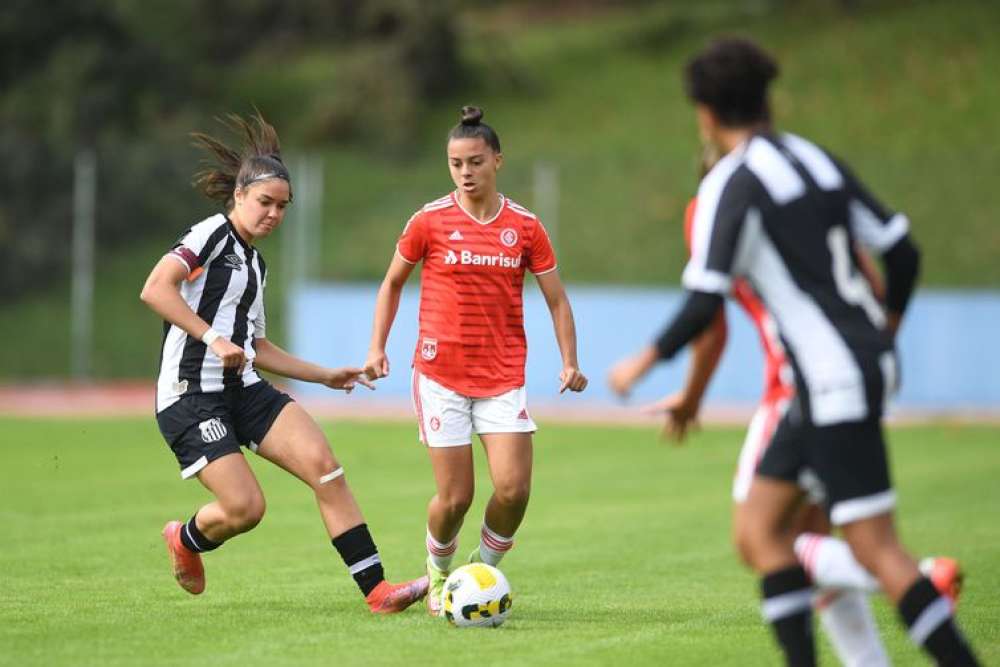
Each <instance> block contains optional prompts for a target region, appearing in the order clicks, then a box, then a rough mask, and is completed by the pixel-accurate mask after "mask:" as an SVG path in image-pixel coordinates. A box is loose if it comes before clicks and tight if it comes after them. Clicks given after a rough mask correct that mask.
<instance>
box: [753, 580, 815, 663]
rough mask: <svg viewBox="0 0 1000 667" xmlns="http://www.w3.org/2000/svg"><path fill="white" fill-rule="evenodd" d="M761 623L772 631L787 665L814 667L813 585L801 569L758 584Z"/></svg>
mask: <svg viewBox="0 0 1000 667" xmlns="http://www.w3.org/2000/svg"><path fill="white" fill-rule="evenodd" d="M761 590H762V592H763V594H764V602H763V604H762V605H761V611H762V613H763V614H764V619H765V620H766V621H767V622H768V623H770V624H771V627H773V628H774V633H775V635H777V637H778V643H780V644H781V648H782V650H783V651H784V653H785V661H786V662H787V664H789V665H794V666H795V667H799V666H800V665H804V666H807V667H813V666H814V665H815V664H816V647H815V645H814V642H813V631H812V596H813V589H812V584H811V583H810V582H809V577H808V576H807V575H806V571H805V570H803V569H802V566H801V565H794V566H792V567H788V568H785V569H784V570H778V571H777V572H772V573H771V574H768V575H765V576H764V578H763V580H762V581H761Z"/></svg>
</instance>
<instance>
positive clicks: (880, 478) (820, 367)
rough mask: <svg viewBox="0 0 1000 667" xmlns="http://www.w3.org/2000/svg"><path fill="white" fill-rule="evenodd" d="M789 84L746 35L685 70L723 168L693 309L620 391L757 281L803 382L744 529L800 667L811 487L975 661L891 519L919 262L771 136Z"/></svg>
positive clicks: (819, 153) (896, 589)
mask: <svg viewBox="0 0 1000 667" xmlns="http://www.w3.org/2000/svg"><path fill="white" fill-rule="evenodd" d="M777 73H778V67H777V64H776V63H775V62H774V60H773V59H772V58H771V57H770V56H769V55H768V54H766V53H765V52H764V51H762V50H761V49H760V48H759V47H758V46H757V45H755V44H753V43H751V42H749V41H747V40H742V39H722V40H718V41H716V42H714V43H713V44H711V45H710V46H709V47H708V48H706V49H705V50H704V51H702V52H701V53H699V54H698V55H697V56H696V57H695V58H694V59H692V60H691V61H690V62H689V64H688V66H687V68H686V71H685V84H686V88H687V92H688V95H689V97H690V98H691V99H692V101H693V102H694V104H695V106H696V111H697V119H698V125H699V129H700V132H701V136H702V139H703V140H704V141H705V142H706V143H707V144H709V145H710V146H713V147H715V148H716V149H718V151H719V153H720V155H722V158H721V160H720V161H719V162H718V163H717V164H716V165H715V166H714V167H713V169H712V170H711V171H710V172H709V173H708V174H707V175H706V177H705V178H704V179H703V180H702V182H701V185H700V187H699V191H698V198H697V201H698V203H697V206H696V208H695V212H694V216H693V222H692V231H691V239H692V240H691V254H692V257H691V260H690V261H689V263H688V266H687V268H686V269H685V271H684V276H683V283H684V286H685V288H686V289H687V290H688V296H687V300H686V301H685V303H684V305H683V306H682V308H681V311H680V312H679V313H678V314H677V316H676V317H675V318H674V320H673V322H672V323H671V324H670V325H669V326H668V327H667V328H666V329H665V331H664V332H663V334H662V335H661V336H660V338H659V339H658V340H657V341H656V343H655V345H653V346H650V347H649V348H647V349H646V350H645V351H643V352H641V353H639V354H638V355H636V356H635V357H633V358H631V359H629V360H626V361H625V362H622V363H621V364H619V366H618V367H616V368H615V369H614V371H613V372H612V375H611V383H612V386H613V387H616V386H617V387H618V388H619V389H624V388H627V387H628V386H630V383H631V382H632V381H634V378H637V377H639V376H641V375H642V374H643V373H644V372H645V370H647V369H648V367H649V366H651V365H652V364H653V363H655V362H656V361H657V360H659V359H669V358H671V357H673V356H674V355H675V354H676V353H677V351H679V350H680V349H681V348H682V347H683V346H684V345H686V344H687V343H689V342H691V341H692V340H694V339H696V338H697V337H698V335H699V334H701V333H702V332H703V331H705V330H706V329H708V328H709V327H711V326H712V323H713V321H715V320H716V319H717V318H718V316H719V315H718V313H719V311H720V309H721V306H722V299H723V297H724V296H726V295H727V294H729V293H730V292H731V291H732V290H733V289H734V282H735V281H737V280H740V279H742V280H745V281H746V282H747V283H748V284H749V285H751V286H752V287H753V288H754V290H755V292H756V293H757V295H758V296H759V297H760V299H761V301H762V302H763V304H764V306H765V307H766V308H767V310H768V312H769V313H770V315H771V316H772V317H773V319H774V321H775V323H776V325H777V329H778V333H779V335H780V338H781V341H782V345H783V348H784V351H785V353H786V355H787V357H788V361H789V363H790V365H791V367H792V369H793V372H794V378H795V394H794V396H793V397H791V399H790V400H789V401H788V403H787V407H786V408H785V409H784V410H783V413H782V417H781V419H780V421H779V422H778V426H777V429H776V431H775V433H774V435H773V437H772V438H771V440H770V445H769V446H768V448H767V449H766V451H765V452H764V454H763V456H762V459H761V460H760V462H759V464H758V465H757V468H756V475H755V476H754V478H753V481H752V483H751V485H750V489H749V492H748V495H747V498H746V501H745V505H744V507H743V511H742V522H741V524H740V525H738V526H737V530H738V534H737V543H738V546H739V548H740V552H741V554H742V555H743V557H744V559H745V560H746V561H747V563H748V564H749V565H751V567H753V568H754V569H755V570H756V571H757V572H758V573H759V574H760V575H761V576H762V589H763V591H762V592H763V597H764V602H763V606H762V611H763V615H764V617H765V619H766V620H767V621H768V622H769V623H771V624H772V626H773V627H774V630H775V633H776V636H777V638H778V641H779V643H780V645H781V647H782V650H783V651H784V652H785V656H786V659H787V661H788V663H789V664H794V665H811V664H815V647H814V645H813V639H812V629H811V605H812V599H813V587H812V582H811V580H810V579H809V576H808V575H807V573H806V571H805V569H803V567H802V565H801V564H799V563H798V562H797V561H796V554H795V549H794V542H793V541H794V538H795V535H794V534H793V533H791V532H790V531H788V530H787V520H788V517H789V516H790V514H791V513H792V511H793V510H794V508H795V507H796V506H797V505H798V504H799V502H800V500H801V496H802V494H803V490H802V488H801V485H800V480H801V479H803V478H804V477H813V478H815V479H816V480H817V481H818V482H819V483H820V484H821V485H822V489H823V493H824V495H825V499H826V503H827V507H828V511H829V513H830V519H831V521H832V523H833V524H834V525H837V526H839V527H840V528H841V529H842V530H843V533H844V536H845V538H846V540H847V542H848V544H849V545H850V548H851V551H852V553H853V555H854V556H855V557H856V558H857V560H858V561H859V562H860V563H861V564H862V565H863V566H864V568H865V569H867V570H868V571H869V572H871V573H873V574H874V575H875V577H876V578H877V579H878V581H879V583H880V584H881V587H882V590H883V591H885V592H886V594H887V595H888V597H889V598H890V599H891V600H892V601H893V602H894V603H895V604H897V606H898V608H899V610H900V613H901V615H902V617H903V620H904V622H905V623H906V625H907V627H908V629H909V634H910V637H911V639H912V640H913V641H914V642H915V643H917V644H918V645H921V646H922V647H924V648H925V649H926V650H927V651H928V652H929V653H930V654H931V655H932V656H933V657H934V658H936V659H937V660H938V661H939V662H940V663H942V664H957V665H969V664H977V663H976V659H975V658H974V656H973V655H972V652H971V649H970V648H969V646H968V644H967V643H966V641H965V639H964V637H963V636H962V635H961V633H960V631H959V630H958V629H957V627H956V625H955V623H954V622H953V619H952V611H953V608H952V604H951V602H950V601H949V600H948V599H946V598H944V597H942V596H941V595H940V594H939V593H938V591H937V590H936V589H935V587H934V585H933V584H932V583H931V582H930V581H929V580H928V579H926V578H925V577H924V576H923V575H922V574H921V572H920V570H919V569H918V567H917V564H916V563H915V562H914V560H913V559H912V558H911V557H910V556H909V554H908V553H907V552H906V551H905V550H904V548H903V547H902V545H901V544H900V543H899V541H898V539H897V537H896V533H895V528H894V523H893V509H894V507H895V494H894V492H893V490H892V486H891V483H890V480H889V470H888V461H887V456H886V447H885V442H884V436H883V432H882V429H881V418H882V414H883V405H884V403H885V401H886V400H887V398H888V397H889V395H890V394H891V393H892V392H893V391H894V390H895V385H896V378H897V373H896V358H895V350H894V338H895V333H896V330H897V328H898V326H899V323H900V319H901V317H902V315H903V312H904V310H905V308H906V306H907V304H908V302H909V298H910V296H911V294H912V291H913V287H914V285H915V283H916V276H917V272H918V267H919V253H918V251H917V249H916V247H915V246H914V245H913V243H912V241H911V240H910V238H909V233H908V227H909V224H908V221H907V219H906V217H905V216H903V215H901V214H894V213H892V212H890V211H888V210H887V209H885V207H883V206H882V205H881V204H880V203H879V202H878V201H877V200H875V199H874V198H873V197H872V196H871V194H870V193H868V191H867V190H866V189H865V188H864V186H862V185H861V184H860V182H859V181H858V180H857V179H856V178H855V177H854V176H853V174H851V172H850V171H849V170H848V169H847V168H846V166H844V165H843V164H842V163H840V162H839V161H838V160H836V159H835V158H834V157H832V156H831V155H829V154H828V153H826V152H825V151H824V150H822V149H820V148H818V147H817V146H815V145H814V144H812V143H810V142H808V141H806V140H805V139H802V138H800V137H796V136H794V135H790V134H781V133H778V132H776V131H775V130H774V129H773V127H772V126H771V122H770V113H769V105H768V100H767V88H768V85H769V84H770V82H771V81H772V80H773V79H774V78H775V77H776V76H777ZM855 243H860V244H861V245H863V246H865V247H867V248H868V249H870V250H872V251H873V252H875V253H877V254H879V255H880V256H881V257H882V258H883V262H884V265H885V272H886V279H887V282H886V303H885V309H883V307H882V306H881V305H880V304H879V303H878V301H877V300H876V298H875V297H874V295H873V294H872V290H871V288H870V285H869V283H868V281H867V280H866V279H865V278H864V277H863V276H862V272H861V271H860V270H859V262H858V258H857V253H855V252H854V251H853V248H854V244H855Z"/></svg>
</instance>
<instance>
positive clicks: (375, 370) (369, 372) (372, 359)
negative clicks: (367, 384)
mask: <svg viewBox="0 0 1000 667" xmlns="http://www.w3.org/2000/svg"><path fill="white" fill-rule="evenodd" d="M364 371H365V377H367V378H368V379H369V380H378V379H379V378H384V377H386V376H387V375H389V357H387V356H385V350H375V351H371V352H369V353H368V358H367V359H365V368H364Z"/></svg>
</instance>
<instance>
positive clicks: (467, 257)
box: [444, 250, 521, 269]
mask: <svg viewBox="0 0 1000 667" xmlns="http://www.w3.org/2000/svg"><path fill="white" fill-rule="evenodd" d="M444 263H445V264H462V265H463V266H468V265H471V266H498V267H500V268H502V269H516V268H518V267H519V266H521V256H520V255H515V256H510V255H506V254H504V253H500V254H499V255H478V254H476V253H474V252H472V251H471V250H463V251H462V252H461V253H459V254H456V253H455V251H454V250H449V251H448V252H447V254H445V256H444Z"/></svg>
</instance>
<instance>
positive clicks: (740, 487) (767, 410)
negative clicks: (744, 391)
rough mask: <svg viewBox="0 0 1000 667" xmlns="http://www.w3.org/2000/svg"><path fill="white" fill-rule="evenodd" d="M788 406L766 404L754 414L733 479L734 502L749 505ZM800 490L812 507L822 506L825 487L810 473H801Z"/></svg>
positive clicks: (778, 401) (785, 399)
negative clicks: (752, 487) (756, 477)
mask: <svg viewBox="0 0 1000 667" xmlns="http://www.w3.org/2000/svg"><path fill="white" fill-rule="evenodd" d="M789 402H790V401H789V399H787V398H783V399H780V400H776V401H775V400H770V401H764V402H763V403H761V404H760V405H759V406H758V407H757V410H756V411H755V412H754V414H753V418H752V419H751V420H750V426H749V427H748V428H747V435H746V439H744V441H743V448H742V449H741V450H740V458H739V462H738V463H737V464H736V474H735V475H734V476H733V500H734V501H735V502H737V503H742V502H745V501H746V499H747V494H748V493H749V492H750V483H751V482H752V481H753V477H754V475H755V474H756V472H757V466H758V465H759V464H760V460H761V459H762V458H764V452H765V451H766V450H767V446H768V445H769V444H771V438H772V437H774V431H775V429H777V428H778V422H780V421H781V418H782V417H784V416H785V411H786V410H788V404H789ZM799 486H801V487H802V490H803V491H805V493H806V495H807V496H808V499H809V502H810V503H813V504H815V505H821V504H822V503H823V501H824V499H825V497H826V492H825V491H824V489H823V485H822V483H821V482H820V481H819V479H818V478H817V477H816V476H815V475H814V474H813V473H812V472H811V471H810V470H809V469H805V470H803V471H802V475H800V477H799Z"/></svg>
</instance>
